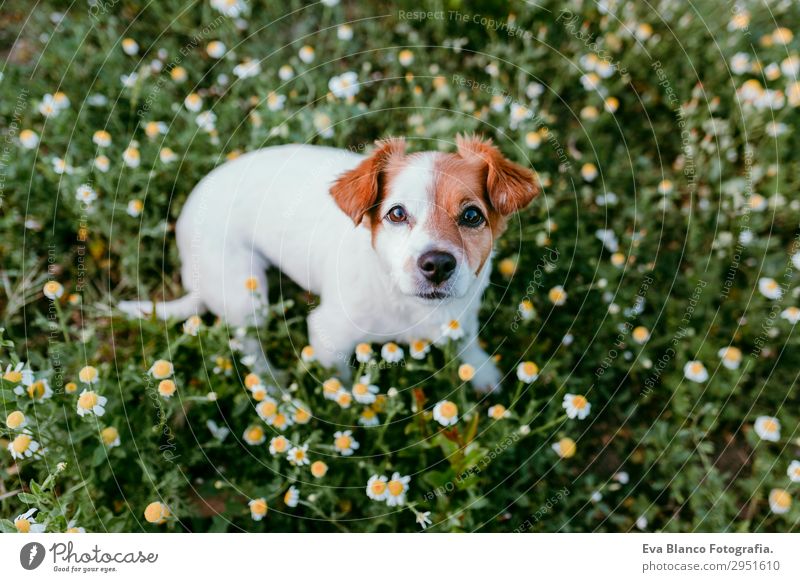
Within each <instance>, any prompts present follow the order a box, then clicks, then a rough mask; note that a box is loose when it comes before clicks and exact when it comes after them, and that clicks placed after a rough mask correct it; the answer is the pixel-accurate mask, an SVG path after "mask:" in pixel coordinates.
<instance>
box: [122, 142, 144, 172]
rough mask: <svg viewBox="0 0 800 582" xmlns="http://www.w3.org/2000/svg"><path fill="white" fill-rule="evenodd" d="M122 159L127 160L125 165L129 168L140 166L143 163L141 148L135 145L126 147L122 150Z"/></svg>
mask: <svg viewBox="0 0 800 582" xmlns="http://www.w3.org/2000/svg"><path fill="white" fill-rule="evenodd" d="M122 161H123V162H125V165H126V166H128V167H129V168H138V167H139V165H140V164H141V163H142V156H141V154H140V153H139V148H136V147H134V146H130V147H127V148H125V151H124V152H122Z"/></svg>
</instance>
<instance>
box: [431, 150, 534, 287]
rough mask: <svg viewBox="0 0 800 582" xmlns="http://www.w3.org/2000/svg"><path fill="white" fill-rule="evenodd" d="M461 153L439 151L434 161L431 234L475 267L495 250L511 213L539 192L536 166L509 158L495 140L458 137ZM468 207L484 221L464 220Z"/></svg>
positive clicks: (479, 266) (481, 264)
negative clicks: (474, 224)
mask: <svg viewBox="0 0 800 582" xmlns="http://www.w3.org/2000/svg"><path fill="white" fill-rule="evenodd" d="M456 144H457V146H458V153H456V154H438V155H437V158H436V161H435V163H434V172H435V179H434V207H435V208H434V210H433V213H432V215H431V218H430V222H429V226H428V228H429V229H430V232H431V234H432V236H434V237H436V238H438V239H439V240H443V241H447V242H448V243H450V244H452V245H455V246H457V247H460V248H462V249H463V250H464V253H465V255H466V257H467V262H468V263H469V265H470V268H471V269H472V270H473V272H475V273H479V272H480V271H481V269H482V268H483V265H484V264H485V263H486V260H487V259H488V258H489V255H490V254H491V251H492V247H493V245H494V241H495V239H496V238H497V237H499V236H500V235H501V234H502V233H503V231H504V230H505V226H506V218H507V216H508V215H510V214H512V213H513V212H516V211H517V210H520V209H522V208H524V207H525V206H526V205H527V204H529V203H530V202H531V200H533V198H534V197H535V196H536V194H537V193H538V190H537V188H536V186H535V183H534V176H533V172H531V171H530V170H528V169H527V168H524V167H522V166H520V165H518V164H515V163H514V162H512V161H510V160H508V159H507V158H505V157H504V156H503V154H502V153H500V151H499V150H498V149H497V148H496V147H494V146H493V145H492V142H491V140H483V139H480V138H477V137H470V138H467V137H463V136H458V137H457V138H456ZM469 208H475V209H477V210H478V211H479V212H480V213H481V215H482V216H483V217H484V219H485V222H484V224H483V225H481V226H479V227H471V226H469V225H466V224H464V223H463V221H462V220H461V218H462V216H463V214H464V212H465V211H466V210H467V209H469Z"/></svg>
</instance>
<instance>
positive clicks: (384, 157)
mask: <svg viewBox="0 0 800 582" xmlns="http://www.w3.org/2000/svg"><path fill="white" fill-rule="evenodd" d="M405 150H406V142H405V140H404V139H403V138H389V139H385V140H380V141H377V142H375V150H374V151H373V152H372V154H370V156H369V157H368V158H367V159H365V160H364V161H363V162H361V163H360V164H359V165H358V166H356V167H355V168H353V169H352V170H350V171H348V172H345V173H344V174H342V175H341V176H339V177H338V178H337V179H336V182H334V183H333V186H331V196H333V199H334V200H335V201H336V204H338V205H339V208H341V209H342V211H343V212H344V213H345V214H346V215H347V216H349V217H350V218H351V219H352V220H353V223H354V224H355V225H356V226H358V225H359V224H361V221H362V220H363V219H364V215H365V214H367V212H369V211H370V210H371V209H372V208H374V207H375V205H376V204H377V203H378V195H379V194H380V188H381V173H382V172H383V170H385V169H386V166H387V164H388V163H389V160H391V159H392V158H394V157H395V156H398V157H402V156H403V155H404V154H405Z"/></svg>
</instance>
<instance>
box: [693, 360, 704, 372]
mask: <svg viewBox="0 0 800 582" xmlns="http://www.w3.org/2000/svg"><path fill="white" fill-rule="evenodd" d="M691 370H692V374H700V373H701V372H702V371H703V364H701V363H700V362H695V363H694V364H692V367H691Z"/></svg>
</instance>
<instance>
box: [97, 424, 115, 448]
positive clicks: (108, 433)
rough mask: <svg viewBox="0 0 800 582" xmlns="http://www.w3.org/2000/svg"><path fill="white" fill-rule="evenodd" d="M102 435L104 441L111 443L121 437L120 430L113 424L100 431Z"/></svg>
mask: <svg viewBox="0 0 800 582" xmlns="http://www.w3.org/2000/svg"><path fill="white" fill-rule="evenodd" d="M100 437H101V438H102V439H103V443H105V444H106V445H110V444H111V443H113V442H114V441H115V440H117V438H118V437H119V431H118V430H117V429H116V428H114V427H113V426H109V427H107V428H104V429H103V430H102V431H101V432H100Z"/></svg>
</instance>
